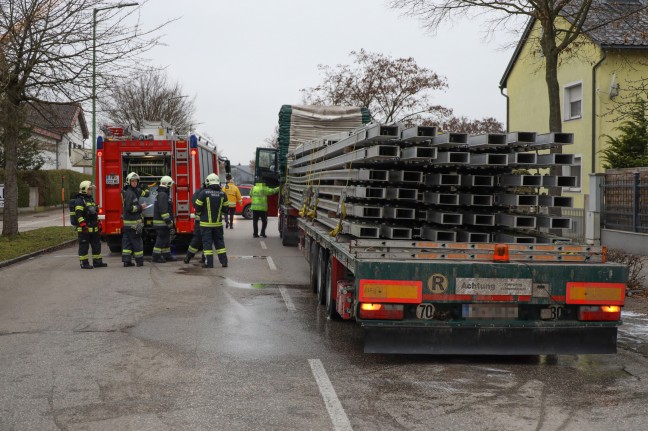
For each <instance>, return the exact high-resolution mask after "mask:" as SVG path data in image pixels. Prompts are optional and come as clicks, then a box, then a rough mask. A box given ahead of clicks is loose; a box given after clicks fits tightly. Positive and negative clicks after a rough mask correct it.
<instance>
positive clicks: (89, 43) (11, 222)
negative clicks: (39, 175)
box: [0, 0, 164, 235]
mask: <svg viewBox="0 0 648 431" xmlns="http://www.w3.org/2000/svg"><path fill="white" fill-rule="evenodd" d="M117 5H118V4H115V3H112V4H110V3H106V2H104V1H103V0H0V72H1V74H0V128H1V129H2V130H3V133H4V136H3V138H4V150H5V169H6V172H5V175H6V176H5V178H6V182H5V210H4V223H3V229H2V234H3V235H14V234H16V233H18V208H17V206H18V185H17V182H16V177H17V175H16V174H17V163H18V154H17V153H18V143H19V136H20V129H21V127H22V125H23V120H24V110H25V105H26V104H32V103H34V102H50V103H69V102H83V101H88V100H91V98H92V88H93V86H92V82H93V80H92V78H93V73H92V72H93V67H92V66H93V64H94V65H95V66H96V71H97V74H96V88H97V91H98V92H100V91H102V90H103V89H105V88H108V87H109V85H110V84H111V83H113V82H114V80H115V79H116V78H117V77H120V76H125V75H129V74H131V73H132V71H133V67H134V66H135V65H138V64H141V60H142V59H141V55H142V53H144V52H146V51H147V50H149V49H150V48H152V47H153V46H155V45H156V43H157V40H158V36H156V35H157V34H158V33H157V30H158V29H159V28H160V27H161V26H162V25H164V24H162V25H160V26H157V27H155V28H152V29H149V30H146V29H144V28H142V26H141V25H140V23H139V20H138V19H137V16H136V15H135V12H137V10H138V9H137V8H123V7H114V6H117ZM127 16H129V19H125V17H127ZM95 18H96V19H95ZM94 23H96V27H95V26H93V24H94ZM93 27H94V28H95V29H96V32H93ZM93 35H95V36H94V37H93ZM93 42H95V47H94V49H93ZM93 53H96V58H95V59H93Z"/></svg>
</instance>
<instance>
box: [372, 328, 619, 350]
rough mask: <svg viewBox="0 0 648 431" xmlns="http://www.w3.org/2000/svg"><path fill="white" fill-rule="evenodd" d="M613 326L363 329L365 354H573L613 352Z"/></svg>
mask: <svg viewBox="0 0 648 431" xmlns="http://www.w3.org/2000/svg"><path fill="white" fill-rule="evenodd" d="M616 342H617V328H616V327H612V326H609V327H587V328H582V327H580V328H510V327H507V328H462V327H452V328H430V327H376V326H365V345H364V352H365V353H401V354H430V355H576V354H602V353H616V351H617V349H616Z"/></svg>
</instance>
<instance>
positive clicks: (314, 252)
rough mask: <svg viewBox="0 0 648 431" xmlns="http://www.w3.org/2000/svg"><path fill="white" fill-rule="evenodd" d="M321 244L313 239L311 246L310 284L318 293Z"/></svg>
mask: <svg viewBox="0 0 648 431" xmlns="http://www.w3.org/2000/svg"><path fill="white" fill-rule="evenodd" d="M318 252H319V245H317V242H315V241H311V246H310V285H311V288H312V289H313V293H317V264H318V259H319V253H318Z"/></svg>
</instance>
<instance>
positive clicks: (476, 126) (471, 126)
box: [438, 116, 505, 135]
mask: <svg viewBox="0 0 648 431" xmlns="http://www.w3.org/2000/svg"><path fill="white" fill-rule="evenodd" d="M438 126H439V128H440V129H441V130H442V131H443V132H458V133H469V134H473V135H476V134H480V133H503V132H504V131H505V129H504V124H502V123H500V122H499V121H497V119H495V118H493V117H487V118H482V119H481V120H472V119H470V118H468V117H455V116H452V117H451V118H449V119H448V120H446V121H443V122H442V123H440V124H439V125H438Z"/></svg>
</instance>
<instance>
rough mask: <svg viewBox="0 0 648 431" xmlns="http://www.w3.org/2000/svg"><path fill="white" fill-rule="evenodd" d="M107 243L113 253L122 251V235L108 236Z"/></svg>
mask: <svg viewBox="0 0 648 431" xmlns="http://www.w3.org/2000/svg"><path fill="white" fill-rule="evenodd" d="M106 244H108V248H109V249H110V252H111V253H121V251H122V245H121V236H116V235H110V236H108V238H106Z"/></svg>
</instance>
